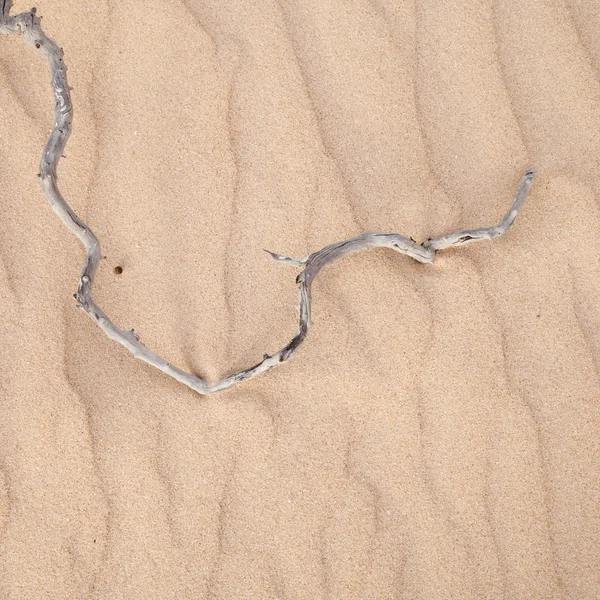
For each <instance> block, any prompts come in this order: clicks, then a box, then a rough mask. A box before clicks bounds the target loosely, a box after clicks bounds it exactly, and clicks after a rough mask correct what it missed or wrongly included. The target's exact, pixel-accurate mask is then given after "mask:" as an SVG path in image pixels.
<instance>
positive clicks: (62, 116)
mask: <svg viewBox="0 0 600 600" xmlns="http://www.w3.org/2000/svg"><path fill="white" fill-rule="evenodd" d="M11 4H12V2H11V1H10V0H2V1H1V3H0V6H1V8H2V12H1V14H0V32H1V33H5V34H8V35H19V34H22V35H23V38H24V39H25V41H26V42H27V43H28V44H29V45H31V46H32V47H33V48H35V49H36V50H37V51H38V52H39V53H41V54H42V55H43V56H44V57H45V58H46V60H47V61H48V62H49V63H50V67H51V69H52V89H53V91H54V99H55V103H54V126H53V128H52V132H51V133H50V137H49V138H48V141H47V143H46V146H45V147H44V150H43V152H42V160H41V164H40V182H41V186H42V192H43V194H44V196H45V197H46V199H47V200H48V202H49V203H50V205H51V206H52V209H53V210H54V212H55V213H56V214H57V215H58V217H59V218H60V220H61V221H62V222H63V223H64V224H65V225H66V227H68V228H69V229H70V230H71V231H72V232H73V234H75V235H76V236H77V237H78V238H79V239H80V240H81V242H82V244H83V245H84V246H85V250H86V257H85V263H84V265H83V270H82V272H81V278H80V281H79V286H78V289H77V293H76V294H74V296H75V298H76V299H77V301H78V305H79V307H80V308H82V309H83V310H84V311H85V312H86V313H87V314H88V315H89V317H90V318H91V319H92V321H94V323H96V324H97V325H98V326H99V327H100V328H101V329H102V331H104V333H105V334H106V335H107V336H108V337H109V338H111V339H113V340H115V341H116V342H119V343H120V344H122V345H123V346H125V348H127V349H128V350H129V351H130V352H131V353H132V354H133V356H134V357H135V358H139V359H140V360H143V361H144V362H146V363H148V364H149V365H152V366H153V367H156V368H157V369H159V370H160V371H162V372H163V373H166V374H167V375H170V376H171V377H173V378H174V379H176V380H177V381H179V382H181V383H183V384H185V385H187V386H188V387H189V388H191V389H193V390H195V391H196V392H198V393H199V394H211V393H213V392H218V391H220V390H224V389H227V388H229V387H231V386H232V385H234V384H237V383H239V382H241V381H246V380H248V379H252V378H253V377H257V376H258V375H261V374H262V373H265V372H267V371H269V370H270V369H272V368H273V367H276V366H277V365H280V364H281V363H283V362H285V361H286V360H288V359H289V358H291V356H292V355H293V354H294V353H295V352H296V350H297V349H298V348H299V347H300V345H301V344H302V342H303V341H304V340H305V339H306V336H307V334H308V330H309V329H310V326H311V319H310V307H311V296H310V293H311V285H312V283H313V281H314V280H315V278H316V277H317V275H318V274H319V272H320V271H321V269H323V267H325V266H326V265H328V264H331V263H332V262H334V261H336V260H338V259H340V258H342V257H344V256H346V255H348V254H353V253H356V252H362V251H363V250H369V249H371V248H381V247H384V248H391V249H392V250H395V251H396V252H400V253H401V254H406V255H408V256H410V257H411V258H413V259H414V260H416V261H418V262H422V263H432V262H433V260H434V258H435V254H436V252H438V251H439V250H444V249H446V248H450V247H453V246H463V245H465V244H470V243H471V242H476V241H482V240H492V239H494V238H495V237H498V236H499V235H502V234H503V233H506V231H508V229H509V228H510V227H511V226H512V224H513V223H514V221H515V219H516V217H517V215H518V213H519V210H520V209H521V206H522V204H523V202H524V200H525V198H526V197H527V194H528V192H529V189H530V188H531V185H532V183H533V177H534V172H535V171H534V170H533V169H531V170H529V171H527V173H525V176H524V177H523V179H522V181H521V185H520V187H519V190H518V192H517V195H516V197H515V199H514V201H513V203H512V204H511V207H510V209H509V211H508V213H507V214H506V216H505V217H504V219H502V221H501V222H500V223H499V224H498V225H495V226H493V227H486V228H482V229H474V230H466V231H458V232H456V233H451V234H449V235H444V236H442V237H438V238H434V239H429V240H427V241H426V242H423V243H422V244H418V243H416V242H415V241H413V240H412V239H411V238H407V237H404V236H402V235H399V234H397V233H362V234H360V235H357V236H356V237H353V238H351V239H349V240H345V241H343V242H336V243H334V244H330V245H329V246H326V247H325V248H323V249H322V250H318V251H317V252H314V253H313V254H310V255H309V256H305V257H304V258H299V259H296V258H291V257H288V256H282V255H280V254H275V253H273V252H269V251H268V250H267V252H269V254H270V255H271V256H272V257H273V258H274V259H275V260H276V261H278V262H281V263H285V264H290V265H293V266H295V267H304V268H303V270H302V272H301V273H300V274H299V275H298V277H297V278H296V283H297V284H298V313H299V316H298V331H297V333H296V335H295V336H294V337H293V338H292V339H291V340H290V342H289V343H288V344H286V346H284V347H283V348H282V349H281V350H279V351H278V352H276V353H275V354H273V355H268V354H265V355H264V357H263V360H261V361H260V362H259V363H258V364H256V365H254V366H252V367H249V368H248V369H244V370H242V371H238V372H236V373H233V374H232V375H229V376H227V377H225V378H224V379H222V380H221V381H219V382H217V383H214V384H209V383H208V382H207V381H205V380H204V379H201V378H200V377H197V376H196V375H194V374H192V373H187V372H185V371H183V370H181V369H179V368H177V367H175V366H174V365H172V364H171V363H169V362H167V361H166V360H164V359H162V358H161V357H160V356H158V355H156V354H155V353H154V352H152V351H151V350H149V349H148V348H147V347H146V346H145V345H144V344H142V342H141V341H140V339H139V336H138V335H137V334H136V333H135V332H134V331H133V330H129V331H126V330H124V329H120V328H119V327H117V326H116V325H115V324H114V323H113V322H112V321H111V320H110V319H109V318H108V316H107V315H106V314H105V313H104V312H103V311H102V309H101V308H100V307H99V306H98V305H97V304H96V303H95V302H94V300H93V298H92V287H93V283H94V275H95V274H96V270H97V268H98V265H99V263H100V258H101V253H100V242H99V241H98V238H96V236H95V235H94V234H93V233H92V231H91V230H90V228H89V227H88V226H87V225H86V224H85V223H84V222H83V221H82V220H81V219H80V218H79V217H78V216H77V215H76V214H75V212H74V211H73V209H72V208H71V207H70V206H69V205H68V204H67V202H66V201H65V199H64V198H63V196H62V195H61V193H60V191H59V189H58V185H57V167H58V162H59V160H60V158H61V156H62V153H63V151H64V148H65V145H66V143H67V140H68V139H69V136H70V134H71V128H72V117H73V105H72V104H71V95H70V92H69V85H68V83H67V68H66V65H65V64H64V61H63V50H62V48H60V47H59V46H58V45H57V44H56V42H54V40H52V39H51V38H49V37H48V36H47V35H46V34H45V33H44V32H43V30H42V28H41V26H40V18H39V17H38V16H37V15H36V12H35V9H32V10H31V11H29V12H26V13H21V14H18V15H15V16H13V17H11V16H10V8H11Z"/></svg>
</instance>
